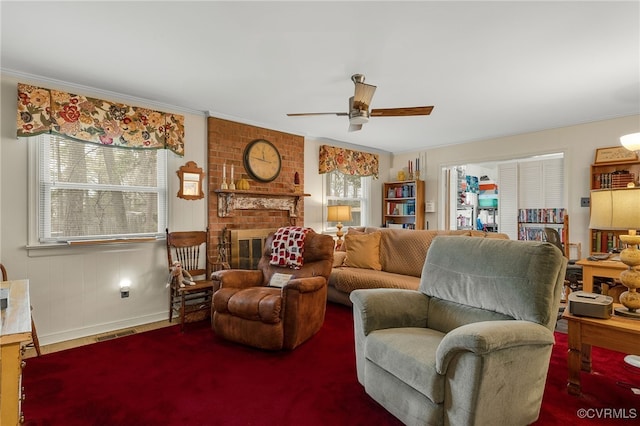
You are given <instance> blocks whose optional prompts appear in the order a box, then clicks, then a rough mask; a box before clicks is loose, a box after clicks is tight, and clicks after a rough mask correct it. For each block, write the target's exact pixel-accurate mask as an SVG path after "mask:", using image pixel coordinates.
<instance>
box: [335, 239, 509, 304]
mask: <svg viewBox="0 0 640 426" xmlns="http://www.w3.org/2000/svg"><path fill="white" fill-rule="evenodd" d="M371 234H375V235H371ZM438 235H464V236H472V237H479V238H501V239H508V238H509V237H508V236H507V235H506V234H501V233H495V232H482V231H443V230H433V231H430V230H406V229H390V228H376V227H366V228H349V231H348V232H347V234H346V235H345V243H344V244H343V246H342V247H341V248H340V249H339V250H338V251H336V252H335V253H334V257H333V258H334V263H333V269H332V270H331V275H330V276H329V287H328V293H327V299H328V300H329V301H331V302H335V303H341V304H343V305H347V306H351V301H350V300H349V295H350V294H351V292H352V291H353V290H356V289H367V288H404V289H412V290H417V289H418V287H419V285H420V275H421V273H422V267H423V265H424V260H425V258H426V256H427V250H429V246H430V245H431V242H432V241H433V239H434V238H435V237H436V236H438ZM350 243H351V244H350ZM461 261H462V259H461Z"/></svg>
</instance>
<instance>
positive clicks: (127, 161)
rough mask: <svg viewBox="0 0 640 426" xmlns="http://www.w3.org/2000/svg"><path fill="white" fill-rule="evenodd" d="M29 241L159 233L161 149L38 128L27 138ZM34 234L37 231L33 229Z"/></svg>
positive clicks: (162, 219)
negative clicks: (104, 142)
mask: <svg viewBox="0 0 640 426" xmlns="http://www.w3.org/2000/svg"><path fill="white" fill-rule="evenodd" d="M29 144H30V145H29V150H30V155H31V157H32V164H33V165H34V166H35V170H37V176H31V177H32V179H33V180H34V181H33V182H32V185H31V188H32V190H33V194H32V196H31V200H32V204H33V208H32V209H31V212H32V214H33V215H34V216H35V218H34V217H32V224H34V225H35V228H36V229H37V231H32V232H33V233H32V234H31V235H30V242H36V241H37V242H38V243H54V242H67V241H74V240H91V239H109V238H132V237H149V236H161V235H163V233H164V230H165V228H166V217H167V178H166V169H167V164H166V151H165V150H156V149H121V148H114V147H110V146H107V145H100V144H94V143H85V142H78V141H75V140H72V139H68V138H64V137H61V136H55V135H49V134H44V135H40V136H36V137H32V138H30V141H29ZM36 234H37V235H36Z"/></svg>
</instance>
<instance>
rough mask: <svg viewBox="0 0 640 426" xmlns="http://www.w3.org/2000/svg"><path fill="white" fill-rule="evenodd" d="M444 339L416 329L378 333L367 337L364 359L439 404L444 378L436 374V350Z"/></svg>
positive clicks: (421, 329) (426, 329)
mask: <svg viewBox="0 0 640 426" xmlns="http://www.w3.org/2000/svg"><path fill="white" fill-rule="evenodd" d="M444 336H445V335H444V333H440V332H438V331H436V330H431V329H428V328H417V327H406V328H393V329H382V330H376V331H374V332H372V333H370V334H369V335H368V336H367V344H366V348H365V357H366V358H367V359H368V360H369V361H371V362H372V363H374V364H376V365H377V366H379V367H380V368H382V369H383V370H385V371H387V372H388V373H390V374H392V375H394V376H395V377H397V378H398V379H400V380H401V381H402V382H404V383H406V384H408V385H409V386H411V387H413V388H414V389H415V390H417V391H418V392H420V393H422V394H423V395H425V396H426V397H427V398H429V399H430V400H431V401H432V402H434V403H436V404H440V403H442V402H443V401H444V389H445V380H444V379H445V376H443V375H440V374H438V373H437V372H436V349H437V348H438V345H439V344H440V342H441V341H442V339H443V338H444ZM365 368H366V367H365Z"/></svg>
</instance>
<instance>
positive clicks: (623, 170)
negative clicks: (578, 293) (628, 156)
mask: <svg viewBox="0 0 640 426" xmlns="http://www.w3.org/2000/svg"><path fill="white" fill-rule="evenodd" d="M639 176H640V160H637V161H620V162H607V163H598V164H592V165H591V176H590V177H591V185H590V188H591V189H592V190H594V189H610V188H626V187H627V183H629V182H635V183H636V185H637V184H638V177H639ZM628 233H629V230H627V229H625V230H600V229H590V230H589V236H590V241H591V242H590V253H591V254H594V253H606V252H608V251H610V250H612V249H618V250H622V249H623V248H624V247H623V244H622V242H621V241H620V235H626V234H628Z"/></svg>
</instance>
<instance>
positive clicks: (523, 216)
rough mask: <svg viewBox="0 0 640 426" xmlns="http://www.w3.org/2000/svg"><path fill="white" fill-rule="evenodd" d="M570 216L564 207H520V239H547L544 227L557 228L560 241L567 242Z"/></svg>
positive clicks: (564, 243)
mask: <svg viewBox="0 0 640 426" xmlns="http://www.w3.org/2000/svg"><path fill="white" fill-rule="evenodd" d="M568 225H569V216H568V215H567V213H566V210H565V209H563V208H549V209H519V210H518V239H519V240H525V241H528V240H536V241H545V236H544V228H556V230H557V231H558V234H560V241H561V242H562V244H563V245H564V246H566V245H567V244H566V243H567V242H568V241H567V234H568V232H569V226H568Z"/></svg>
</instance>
